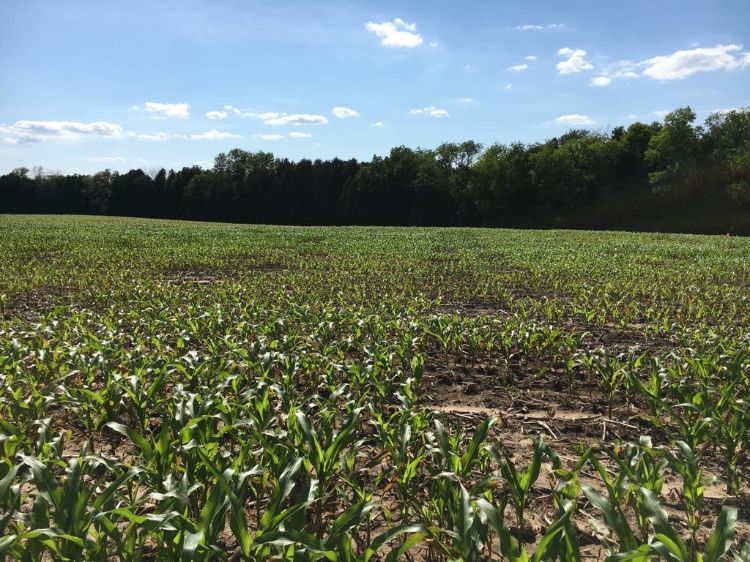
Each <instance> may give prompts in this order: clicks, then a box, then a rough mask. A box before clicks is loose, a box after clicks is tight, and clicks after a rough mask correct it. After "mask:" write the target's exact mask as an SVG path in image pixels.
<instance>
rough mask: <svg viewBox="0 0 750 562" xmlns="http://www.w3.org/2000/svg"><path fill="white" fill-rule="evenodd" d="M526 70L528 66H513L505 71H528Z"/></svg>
mask: <svg viewBox="0 0 750 562" xmlns="http://www.w3.org/2000/svg"><path fill="white" fill-rule="evenodd" d="M528 68H529V65H528V64H514V65H513V66H509V67H508V68H506V70H510V71H512V72H523V71H524V70H528Z"/></svg>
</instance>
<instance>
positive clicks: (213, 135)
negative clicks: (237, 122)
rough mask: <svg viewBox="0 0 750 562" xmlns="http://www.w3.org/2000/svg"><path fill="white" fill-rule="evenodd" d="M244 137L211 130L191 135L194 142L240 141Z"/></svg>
mask: <svg viewBox="0 0 750 562" xmlns="http://www.w3.org/2000/svg"><path fill="white" fill-rule="evenodd" d="M241 137H242V135H235V134H233V133H227V132H226V131H217V130H216V129H211V130H210V131H206V132H205V133H194V134H192V135H190V138H191V139H193V140H225V139H239V138H241Z"/></svg>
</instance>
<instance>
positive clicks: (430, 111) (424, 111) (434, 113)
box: [409, 105, 449, 117]
mask: <svg viewBox="0 0 750 562" xmlns="http://www.w3.org/2000/svg"><path fill="white" fill-rule="evenodd" d="M409 114H410V115H429V116H430V117H448V116H449V115H448V112H447V111H446V110H445V109H441V108H439V107H435V106H434V105H431V106H430V107H423V108H421V109H411V110H409Z"/></svg>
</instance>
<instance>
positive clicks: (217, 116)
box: [206, 111, 227, 121]
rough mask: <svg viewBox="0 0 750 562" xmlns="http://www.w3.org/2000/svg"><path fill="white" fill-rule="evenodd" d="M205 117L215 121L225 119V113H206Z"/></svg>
mask: <svg viewBox="0 0 750 562" xmlns="http://www.w3.org/2000/svg"><path fill="white" fill-rule="evenodd" d="M206 117H208V118H209V119H211V120H212V121H213V120H216V119H226V118H227V112H226V111H209V112H208V113H206Z"/></svg>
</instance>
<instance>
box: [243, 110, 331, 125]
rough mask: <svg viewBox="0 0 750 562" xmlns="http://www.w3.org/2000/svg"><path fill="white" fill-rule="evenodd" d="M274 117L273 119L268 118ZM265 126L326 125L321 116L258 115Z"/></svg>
mask: <svg viewBox="0 0 750 562" xmlns="http://www.w3.org/2000/svg"><path fill="white" fill-rule="evenodd" d="M271 115H274V117H270V116H271ZM264 116H265V118H264ZM258 117H260V119H261V120H262V121H263V123H265V124H266V125H325V124H326V123H328V119H326V118H325V117H324V116H323V115H312V114H309V113H292V114H290V115H287V114H286V113H281V114H278V113H265V114H260V115H258Z"/></svg>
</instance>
